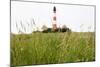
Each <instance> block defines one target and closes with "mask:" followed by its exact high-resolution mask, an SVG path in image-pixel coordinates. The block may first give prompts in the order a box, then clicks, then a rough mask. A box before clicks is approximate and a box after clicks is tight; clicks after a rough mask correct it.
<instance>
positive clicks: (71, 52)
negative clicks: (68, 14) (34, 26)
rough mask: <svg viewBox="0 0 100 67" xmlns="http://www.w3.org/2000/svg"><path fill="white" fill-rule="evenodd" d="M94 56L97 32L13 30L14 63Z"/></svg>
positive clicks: (57, 61) (83, 60)
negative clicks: (20, 32) (23, 31)
mask: <svg viewBox="0 0 100 67" xmlns="http://www.w3.org/2000/svg"><path fill="white" fill-rule="evenodd" d="M94 60H95V33H94V32H84V33H82V32H72V33H67V32H66V33H32V34H18V35H14V34H11V65H12V66H20V65H37V64H54V63H70V62H85V61H94Z"/></svg>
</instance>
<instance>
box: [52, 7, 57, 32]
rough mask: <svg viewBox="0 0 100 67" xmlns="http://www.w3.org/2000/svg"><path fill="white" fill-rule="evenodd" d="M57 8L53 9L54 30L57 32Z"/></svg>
mask: <svg viewBox="0 0 100 67" xmlns="http://www.w3.org/2000/svg"><path fill="white" fill-rule="evenodd" d="M56 20H57V18H56V7H55V6H54V7H53V21H52V29H53V31H55V30H56V29H57V24H56Z"/></svg>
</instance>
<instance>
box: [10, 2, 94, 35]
mask: <svg viewBox="0 0 100 67" xmlns="http://www.w3.org/2000/svg"><path fill="white" fill-rule="evenodd" d="M53 6H56V9H57V11H56V12H57V13H56V17H57V26H59V25H60V26H62V25H64V24H65V25H66V26H67V27H69V28H70V29H72V31H76V32H80V31H81V32H87V31H94V23H95V22H94V7H93V6H78V5H63V4H48V3H34V2H32V3H30V2H16V1H12V2H11V32H13V33H18V30H17V28H16V22H17V24H18V27H19V29H21V30H23V29H22V28H21V26H20V21H22V23H23V25H24V26H25V27H26V28H27V32H30V33H31V32H32V31H33V30H32V28H31V27H32V26H31V25H30V24H31V22H32V19H33V18H34V21H35V23H36V26H37V27H39V29H40V30H41V27H42V25H46V26H47V27H52V17H53ZM27 23H28V24H29V26H28V25H27ZM89 27H91V29H88V28H89Z"/></svg>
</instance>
